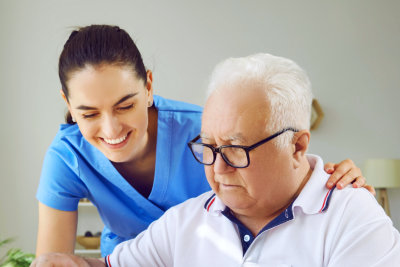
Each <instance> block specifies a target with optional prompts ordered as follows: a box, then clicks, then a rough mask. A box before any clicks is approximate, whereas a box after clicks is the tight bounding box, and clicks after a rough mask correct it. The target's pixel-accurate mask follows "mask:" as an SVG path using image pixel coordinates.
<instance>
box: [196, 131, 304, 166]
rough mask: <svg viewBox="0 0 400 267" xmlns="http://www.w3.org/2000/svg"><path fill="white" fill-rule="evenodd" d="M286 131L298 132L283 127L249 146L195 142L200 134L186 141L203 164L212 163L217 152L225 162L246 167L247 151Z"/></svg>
mask: <svg viewBox="0 0 400 267" xmlns="http://www.w3.org/2000/svg"><path fill="white" fill-rule="evenodd" d="M286 131H293V132H298V130H296V129H294V128H285V129H283V130H281V131H279V132H277V133H274V134H273V135H271V136H268V137H267V138H265V139H263V140H261V141H259V142H257V143H255V144H254V145H251V146H240V145H223V146H219V147H213V146H212V145H209V144H203V143H196V141H198V140H199V139H200V135H198V136H197V137H196V138H194V139H193V140H192V141H190V142H189V143H188V146H189V148H190V150H191V151H192V153H193V156H194V158H195V159H196V160H197V161H198V162H200V163H201V164H204V165H213V164H214V162H215V159H216V158H217V153H220V154H221V157H222V158H223V159H224V161H225V162H226V164H228V165H229V166H231V167H234V168H246V167H248V166H249V164H250V157H249V152H250V151H251V150H253V149H255V148H256V147H258V146H261V145H262V144H265V143H266V142H268V141H270V140H272V139H274V138H275V137H278V136H279V135H281V134H283V133H284V132H286Z"/></svg>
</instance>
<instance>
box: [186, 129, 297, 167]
mask: <svg viewBox="0 0 400 267" xmlns="http://www.w3.org/2000/svg"><path fill="white" fill-rule="evenodd" d="M287 131H292V132H298V131H299V130H297V129H295V128H292V127H288V128H285V129H283V130H281V131H279V132H277V133H274V134H273V135H270V136H268V137H267V138H265V139H263V140H261V141H259V142H257V143H255V144H253V145H251V146H241V145H222V146H219V147H213V146H212V145H209V144H204V143H196V141H197V140H199V139H200V135H198V136H196V137H195V138H194V139H193V140H192V141H190V142H189V143H188V146H189V148H190V151H191V152H192V154H193V156H194V158H195V159H196V161H197V162H199V163H201V164H203V165H208V166H209V165H213V164H214V163H215V160H216V159H217V153H219V154H220V155H221V157H222V158H223V159H224V161H225V162H226V164H228V165H229V166H231V167H233V168H238V169H241V168H247V167H248V166H249V165H250V156H249V152H250V151H251V150H253V149H255V148H256V147H259V146H261V145H262V144H265V143H266V142H268V141H270V140H272V139H274V138H275V137H278V136H279V135H281V134H283V133H284V132H287ZM193 144H200V145H202V146H205V147H208V148H210V149H211V150H212V152H213V160H212V162H211V163H204V162H201V161H200V160H198V159H197V157H196V155H195V153H194V152H193V149H192V145H193ZM227 147H233V148H242V149H243V150H244V151H245V152H246V157H247V165H245V166H239V167H238V166H235V165H232V164H231V163H230V162H229V160H228V159H227V158H226V157H225V155H224V153H221V149H223V148H227Z"/></svg>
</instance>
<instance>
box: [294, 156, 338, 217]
mask: <svg viewBox="0 0 400 267" xmlns="http://www.w3.org/2000/svg"><path fill="white" fill-rule="evenodd" d="M307 160H308V162H309V164H310V167H311V169H312V170H313V172H312V174H311V177H310V179H309V180H308V182H307V184H306V185H305V186H304V188H303V190H301V192H300V195H299V196H298V197H297V198H296V200H295V201H294V203H293V206H292V207H293V209H294V208H296V207H300V208H301V209H302V211H303V212H304V213H306V214H317V213H321V212H324V211H325V210H327V209H328V207H329V201H330V197H331V195H332V192H333V190H334V189H335V188H332V189H328V188H326V186H325V184H326V181H327V180H328V178H329V176H330V175H329V174H327V173H326V172H325V170H324V163H323V161H322V159H321V158H320V157H318V156H316V155H307Z"/></svg>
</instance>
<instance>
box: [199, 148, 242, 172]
mask: <svg viewBox="0 0 400 267" xmlns="http://www.w3.org/2000/svg"><path fill="white" fill-rule="evenodd" d="M192 151H193V154H194V155H195V157H196V159H197V160H198V161H199V162H201V163H203V164H213V162H214V152H213V150H212V149H211V148H210V147H208V146H204V145H203V144H192ZM220 151H221V154H222V157H223V158H224V160H225V161H227V163H228V164H230V165H233V166H236V167H243V166H246V165H247V155H246V151H245V150H244V149H243V148H240V147H223V148H221V150H220Z"/></svg>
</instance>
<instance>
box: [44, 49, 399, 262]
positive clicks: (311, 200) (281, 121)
mask: <svg viewBox="0 0 400 267" xmlns="http://www.w3.org/2000/svg"><path fill="white" fill-rule="evenodd" d="M310 88H311V85H310V82H309V80H308V78H307V76H306V74H305V73H304V71H303V70H302V69H301V68H300V67H299V66H297V65H296V64H295V63H294V62H293V61H291V60H288V59H285V58H281V57H276V56H272V55H269V54H257V55H253V56H249V57H246V58H238V59H228V60H226V61H224V62H222V63H221V64H220V65H218V66H217V67H216V69H215V71H214V73H213V75H212V78H211V82H210V85H209V89H210V92H209V97H208V100H207V103H206V105H205V108H204V113H203V121H202V130H201V133H200V135H199V136H198V137H196V138H195V139H194V140H193V141H192V142H190V143H189V146H190V148H191V150H192V152H193V155H194V156H195V158H196V160H197V161H199V162H200V163H202V164H204V165H205V170H206V176H207V179H208V182H209V183H210V185H211V188H212V192H208V193H205V194H203V195H201V196H199V197H197V198H194V199H190V200H188V201H186V202H185V203H183V204H181V205H178V206H176V207H173V208H171V209H170V210H168V211H167V212H166V213H165V214H164V215H163V216H162V217H161V218H160V219H159V220H158V221H156V222H154V223H153V224H151V225H150V226H149V228H148V229H147V230H146V231H144V232H143V233H142V234H140V235H139V236H138V237H137V238H136V239H134V240H131V241H127V242H125V243H122V244H120V245H119V246H117V247H116V249H115V250H114V252H113V253H112V254H111V255H109V256H107V257H106V258H105V262H106V263H105V264H106V265H108V266H112V267H115V266H229V267H232V266H400V243H399V233H398V231H397V230H396V229H395V228H393V226H392V222H391V220H390V219H389V218H388V217H387V216H386V215H385V213H384V211H383V210H382V209H381V207H380V206H379V205H378V204H377V203H376V201H375V199H374V197H373V196H372V194H370V193H369V192H368V191H367V190H365V189H360V190H355V189H353V188H351V187H348V188H345V189H343V190H340V191H338V190H328V189H326V187H325V181H326V179H327V178H328V175H327V174H326V173H325V172H324V171H323V162H322V159H321V158H319V157H318V156H312V155H306V151H307V148H308V145H309V141H310V132H309V130H308V129H309V121H310V109H311V100H312V93H311V89H310ZM188 179H190V176H188ZM46 259H47V260H49V259H50V260H54V261H55V262H57V261H58V262H62V261H68V260H70V261H73V262H77V263H78V264H82V265H81V266H85V265H84V264H88V263H90V264H91V265H92V266H97V265H98V266H104V262H100V261H98V260H94V259H91V260H86V261H84V260H82V259H81V258H77V257H75V256H64V255H57V254H55V255H52V256H50V257H48V258H46ZM67 265H68V264H67ZM41 266H46V265H41ZM49 266H50V265H49ZM51 266H52V265H51ZM60 266H61V265H60ZM69 266H72V264H70V265H69Z"/></svg>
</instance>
